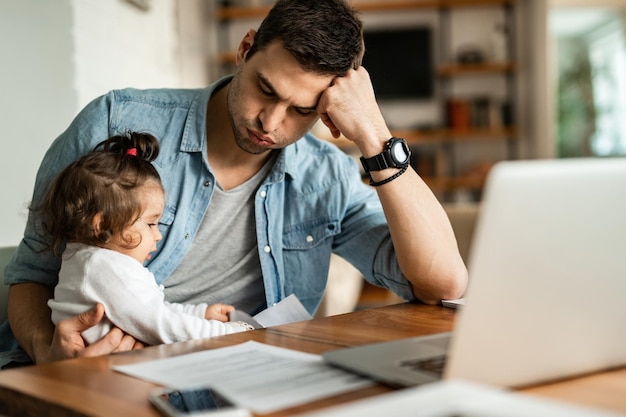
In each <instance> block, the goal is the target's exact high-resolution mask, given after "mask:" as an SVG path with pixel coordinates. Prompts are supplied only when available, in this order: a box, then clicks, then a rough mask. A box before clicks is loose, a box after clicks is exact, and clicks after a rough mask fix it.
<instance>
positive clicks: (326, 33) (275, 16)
mask: <svg viewBox="0 0 626 417" xmlns="http://www.w3.org/2000/svg"><path fill="white" fill-rule="evenodd" d="M276 40H278V41H280V42H282V44H283V47H284V48H285V49H286V50H287V51H289V52H290V53H291V54H292V55H293V56H294V58H295V59H296V60H297V61H298V63H299V64H300V65H301V66H302V68H303V69H304V70H305V71H310V72H315V73H317V74H321V75H333V76H343V75H345V73H346V71H348V70H349V69H351V68H354V69H356V68H358V67H359V66H360V65H361V60H362V58H363V51H364V46H363V25H362V23H361V21H360V20H359V18H358V17H357V15H356V12H355V11H354V10H353V9H352V8H351V7H349V6H348V5H347V4H346V3H345V2H344V1H343V0H278V1H277V2H276V4H275V5H274V7H272V9H271V10H270V12H269V13H268V15H267V16H266V17H265V19H264V20H263V22H262V23H261V25H260V26H259V29H258V31H257V33H256V36H255V37H254V44H253V45H252V47H251V48H250V50H249V51H248V55H247V57H246V59H248V58H251V57H252V56H253V55H254V54H255V53H256V52H258V51H260V50H262V49H264V48H266V47H267V46H268V45H269V44H270V43H272V42H274V41H276Z"/></svg>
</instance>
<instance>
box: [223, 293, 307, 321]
mask: <svg viewBox="0 0 626 417" xmlns="http://www.w3.org/2000/svg"><path fill="white" fill-rule="evenodd" d="M312 318H313V316H311V314H309V312H308V311H306V309H305V308H304V306H303V305H302V303H301V302H300V300H299V299H298V297H296V296H295V295H294V294H291V295H290V296H288V297H286V298H284V299H283V300H281V301H280V302H278V303H276V304H274V305H273V306H271V307H268V308H266V309H265V310H263V311H261V312H260V313H258V314H257V315H255V316H254V317H252V316H250V315H249V314H248V313H245V312H243V311H240V310H235V311H233V312H232V313H230V321H245V322H246V323H248V324H251V325H252V326H254V328H255V329H262V328H264V327H270V326H279V325H281V324H288V323H294V322H296V321H304V320H311V319H312Z"/></svg>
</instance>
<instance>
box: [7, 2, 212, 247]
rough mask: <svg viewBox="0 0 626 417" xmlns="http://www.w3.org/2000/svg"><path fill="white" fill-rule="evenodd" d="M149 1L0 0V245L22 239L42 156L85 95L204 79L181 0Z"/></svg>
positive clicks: (193, 7) (197, 7) (195, 9)
mask: <svg viewBox="0 0 626 417" xmlns="http://www.w3.org/2000/svg"><path fill="white" fill-rule="evenodd" d="M149 4H150V8H149V9H148V10H142V9H140V8H137V7H136V6H134V5H132V4H131V3H130V2H128V1H126V0H55V1H41V0H0V51H1V52H2V57H1V58H0V60H1V62H2V64H1V65H0V118H1V119H0V120H1V122H2V123H1V124H0V125H1V128H2V135H3V136H2V139H1V140H2V151H0V176H1V178H2V203H3V204H2V205H0V222H1V223H0V246H6V245H15V244H16V243H17V242H18V241H19V239H20V238H21V236H22V232H23V229H24V225H25V222H26V215H27V209H26V207H27V205H28V202H29V201H30V198H31V192H32V188H33V184H34V179H35V174H36V170H37V168H38V166H39V163H40V161H41V158H42V157H43V155H44V153H45V151H46V150H47V148H48V146H49V145H50V143H51V142H52V141H53V140H54V138H56V137H57V136H58V135H59V134H60V133H61V132H62V131H63V130H64V129H65V128H66V127H67V126H68V125H69V123H70V122H71V120H72V119H73V117H74V116H75V115H76V113H77V112H78V111H79V110H80V109H81V108H82V107H83V106H84V105H85V104H86V103H87V102H88V101H90V100H91V99H93V98H95V96H97V95H100V94H103V93H105V92H106V91H108V90H110V89H113V88H122V87H129V86H132V87H138V88H143V87H183V86H184V87H191V86H202V85H204V84H205V82H206V77H205V75H204V73H203V72H202V70H198V69H196V70H191V69H190V65H189V62H192V63H193V64H194V65H197V64H198V62H202V61H201V60H199V58H198V56H197V54H196V52H197V51H196V49H198V48H201V44H202V43H201V42H196V43H194V44H193V45H196V46H195V48H196V49H194V48H192V49H191V50H190V49H189V48H187V49H184V51H182V52H181V48H180V45H181V40H180V37H179V22H178V12H179V8H178V0H151V1H150V2H149ZM181 9H184V11H185V13H186V14H191V15H199V16H202V1H201V0H184V6H183V7H182V8H181ZM195 29H196V26H191V27H189V26H187V27H186V28H185V31H184V34H183V35H182V36H183V37H185V38H188V39H191V38H193V37H194V35H195V33H194V30H195ZM181 55H184V57H191V56H193V59H192V58H189V59H181Z"/></svg>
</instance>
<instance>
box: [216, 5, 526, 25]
mask: <svg viewBox="0 0 626 417" xmlns="http://www.w3.org/2000/svg"><path fill="white" fill-rule="evenodd" d="M513 3H515V0H396V1H392V0H390V1H367V0H361V1H358V0H357V1H354V3H353V6H354V8H355V9H356V10H358V11H361V12H385V11H389V12H391V11H397V10H411V9H436V8H447V7H467V6H498V5H507V4H513ZM270 8H271V5H267V6H248V7H246V6H232V7H224V6H222V7H217V8H216V10H215V16H216V18H217V19H218V20H233V19H254V18H263V17H264V16H265V15H267V12H269V11H270Z"/></svg>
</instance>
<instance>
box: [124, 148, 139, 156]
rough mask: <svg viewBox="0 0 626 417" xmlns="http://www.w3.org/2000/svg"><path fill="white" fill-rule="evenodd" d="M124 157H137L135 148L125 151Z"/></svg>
mask: <svg viewBox="0 0 626 417" xmlns="http://www.w3.org/2000/svg"><path fill="white" fill-rule="evenodd" d="M126 155H128V156H137V148H130V149H129V150H127V151H126Z"/></svg>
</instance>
